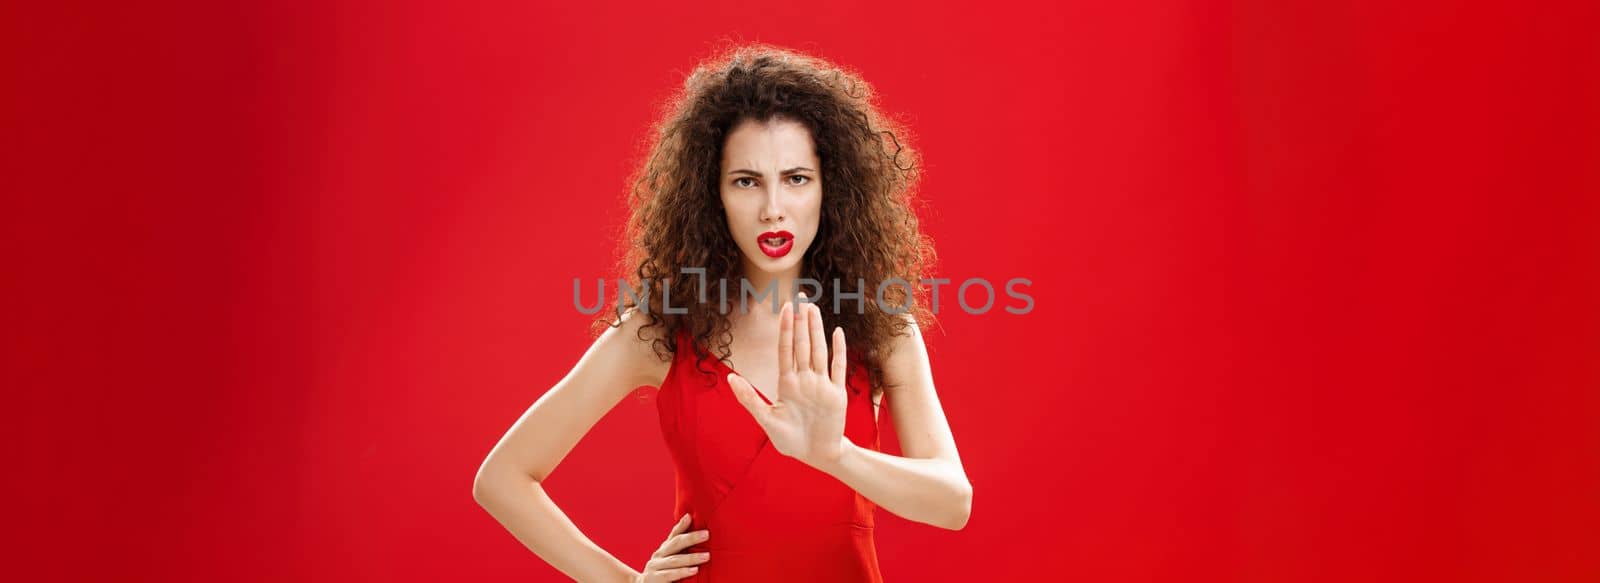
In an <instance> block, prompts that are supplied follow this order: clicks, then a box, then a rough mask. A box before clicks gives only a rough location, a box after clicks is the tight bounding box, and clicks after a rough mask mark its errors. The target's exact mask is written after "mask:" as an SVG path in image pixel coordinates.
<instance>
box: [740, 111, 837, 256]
mask: <svg viewBox="0 0 1600 583" xmlns="http://www.w3.org/2000/svg"><path fill="white" fill-rule="evenodd" d="M821 170H822V167H821V164H820V163H819V161H818V160H817V153H816V147H815V146H814V145H813V144H812V142H811V132H810V131H808V130H807V129H806V127H805V126H804V125H802V124H800V123H798V122H795V121H792V120H788V119H783V118H773V119H771V120H769V121H766V122H758V121H753V120H745V121H742V122H739V124H738V125H736V126H734V128H733V131H731V132H729V133H728V141H727V143H726V144H725V145H724V146H723V148H722V173H721V176H720V183H719V184H720V190H721V193H722V208H723V209H725V210H726V211H727V213H728V231H729V232H730V233H732V234H733V240H734V242H736V243H738V245H739V251H740V252H742V253H743V254H744V259H745V267H746V269H756V270H760V271H762V272H766V273H770V274H775V275H781V274H786V273H789V274H793V273H796V272H798V267H799V265H800V258H801V257H804V256H805V254H806V249H808V248H810V247H811V242H812V240H813V239H815V238H816V235H817V223H818V221H819V219H820V216H821V213H822V172H821Z"/></svg>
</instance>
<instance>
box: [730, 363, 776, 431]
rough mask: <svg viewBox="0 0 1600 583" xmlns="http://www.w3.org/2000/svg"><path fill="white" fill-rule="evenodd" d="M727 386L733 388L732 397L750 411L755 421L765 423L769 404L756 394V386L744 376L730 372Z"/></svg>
mask: <svg viewBox="0 0 1600 583" xmlns="http://www.w3.org/2000/svg"><path fill="white" fill-rule="evenodd" d="M728 386H729V387H732V388H733V397H734V398H735V399H738V400H739V404H740V405H744V408H745V410H746V411H749V412H750V416H751V417H755V418H756V422H757V423H761V424H762V425H765V424H766V422H767V409H768V408H770V407H771V405H768V404H766V403H765V402H762V401H761V397H760V396H758V395H756V388H755V387H753V386H751V385H750V383H749V381H746V380H744V377H742V376H739V374H738V373H731V372H730V373H728Z"/></svg>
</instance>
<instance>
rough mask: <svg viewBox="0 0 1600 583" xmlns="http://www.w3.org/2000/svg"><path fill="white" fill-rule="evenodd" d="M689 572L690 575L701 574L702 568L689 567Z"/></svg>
mask: <svg viewBox="0 0 1600 583" xmlns="http://www.w3.org/2000/svg"><path fill="white" fill-rule="evenodd" d="M689 572H690V573H699V572H700V568H699V567H689Z"/></svg>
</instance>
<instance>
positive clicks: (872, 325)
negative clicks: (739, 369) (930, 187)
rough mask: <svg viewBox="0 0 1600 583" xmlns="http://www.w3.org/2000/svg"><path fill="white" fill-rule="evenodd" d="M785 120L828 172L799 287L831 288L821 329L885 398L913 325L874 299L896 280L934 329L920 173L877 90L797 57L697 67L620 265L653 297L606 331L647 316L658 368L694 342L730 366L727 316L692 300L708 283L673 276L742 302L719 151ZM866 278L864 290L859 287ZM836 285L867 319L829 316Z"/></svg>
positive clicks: (640, 190)
mask: <svg viewBox="0 0 1600 583" xmlns="http://www.w3.org/2000/svg"><path fill="white" fill-rule="evenodd" d="M775 118H781V119H788V120H793V121H796V122H799V123H801V124H802V125H804V126H805V127H806V128H807V129H808V130H809V131H810V133H811V136H812V141H813V143H814V144H815V146H816V154H817V157H818V159H819V160H820V161H821V163H822V168H821V169H820V172H821V174H822V187H823V198H822V217H821V220H820V224H819V225H818V229H817V236H816V240H815V242H814V243H813V244H812V245H811V247H810V248H809V249H807V250H806V254H805V256H804V258H803V261H802V263H801V265H802V267H801V277H805V278H810V279H813V280H816V281H818V282H822V290H821V293H820V294H819V297H818V298H817V306H818V307H820V308H822V314H823V322H824V325H825V328H824V329H826V330H832V329H833V326H840V327H843V328H844V331H845V335H846V337H847V338H848V344H849V346H850V353H851V354H850V355H849V358H850V359H851V362H852V364H854V363H858V362H859V363H861V364H862V365H864V366H865V367H866V368H867V370H868V371H870V373H871V379H872V387H873V392H874V393H878V392H881V391H882V390H883V389H885V388H887V387H886V386H885V385H884V380H883V366H882V360H883V357H884V355H885V354H886V352H887V350H888V348H889V347H890V345H891V344H890V343H891V341H892V340H893V337H894V336H896V335H904V334H907V333H908V328H910V326H911V325H912V323H911V322H910V321H908V320H907V319H906V317H905V316H904V315H897V314H891V313H887V312H885V311H884V310H882V309H878V308H876V307H874V305H875V303H876V300H875V297H876V293H877V290H878V286H879V285H880V284H881V283H883V282H885V281H889V280H892V279H899V280H901V281H904V282H908V284H909V285H901V284H898V283H895V284H893V285H889V286H888V287H887V288H886V289H885V291H884V303H885V304H887V305H888V307H890V308H892V309H895V310H905V311H908V312H909V313H910V315H911V316H913V317H915V318H916V320H917V321H918V322H923V323H926V322H930V321H931V320H932V314H931V313H929V312H928V310H927V309H926V308H925V307H924V306H925V305H926V301H925V300H924V299H923V296H924V295H925V291H923V290H922V286H921V285H920V279H921V277H922V276H923V274H924V270H925V269H927V268H929V267H930V266H931V264H932V262H933V260H934V251H933V245H932V241H931V240H930V239H929V238H928V237H927V236H926V235H924V234H923V233H922V232H921V230H920V228H919V227H918V221H917V215H916V212H915V211H914V209H913V208H912V202H913V196H912V195H913V190H914V186H915V183H916V180H917V178H918V174H919V166H918V163H917V161H916V158H915V154H914V152H913V151H912V150H911V148H910V147H909V146H908V145H907V143H906V141H907V140H906V132H905V131H904V129H903V128H902V127H901V126H900V125H899V124H897V123H895V122H894V121H893V120H891V119H889V118H888V117H886V116H884V115H883V114H882V113H881V112H879V111H878V109H877V108H876V107H875V105H874V100H873V92H872V88H871V86H869V85H868V84H867V83H866V82H864V81H863V80H862V79H861V78H860V77H859V76H857V75H856V74H855V73H853V72H852V71H849V70H846V69H844V68H841V67H839V66H837V65H834V64H832V63H829V62H827V61H824V60H822V59H819V58H816V57H813V56H809V55H805V54H801V53H797V52H794V51H791V50H786V49H781V48H777V47H772V46H768V45H760V44H757V45H745V46H737V47H733V48H731V49H728V50H725V51H723V52H721V54H718V55H715V56H713V57H712V58H710V59H708V60H706V61H705V62H702V63H701V64H700V65H699V66H698V67H696V68H695V69H694V71H693V72H692V73H690V75H689V77H688V79H687V80H686V81H685V82H684V86H683V88H682V90H681V91H679V92H678V93H677V94H676V95H674V96H673V98H672V99H671V100H669V101H668V102H667V104H666V108H665V113H664V115H663V116H662V118H661V120H660V122H659V123H658V124H657V125H656V126H655V132H654V136H653V140H652V141H651V144H650V149H649V153H648V157H647V159H646V161H645V163H644V164H643V166H642V167H641V168H640V169H639V171H638V173H637V174H636V175H635V176H634V177H633V179H632V180H633V184H632V190H631V193H630V196H629V200H628V202H629V207H630V211H631V213H630V216H629V221H628V224H627V230H626V235H625V237H624V240H623V241H622V252H621V253H620V255H621V257H622V259H621V265H620V271H621V272H622V273H623V274H624V279H626V280H628V282H629V285H631V286H632V287H633V289H636V290H638V289H641V288H642V287H643V284H642V283H641V282H646V281H648V282H651V283H650V288H649V289H650V291H649V293H648V294H644V297H643V298H641V299H642V300H643V302H642V303H643V304H644V305H643V306H642V307H641V306H640V305H639V304H640V302H638V301H635V300H634V299H632V298H628V299H624V297H623V294H618V296H617V299H616V300H615V301H614V302H613V303H612V309H611V310H610V311H609V313H607V312H602V313H601V320H598V321H597V323H599V322H605V323H606V324H607V325H610V326H620V325H621V321H620V319H617V318H615V315H616V314H620V313H622V312H623V311H625V310H630V309H635V310H636V311H639V312H647V313H648V317H647V319H646V320H645V324H644V325H643V326H641V328H640V329H639V338H640V339H641V340H644V339H645V337H644V334H645V330H646V329H649V328H655V327H659V328H661V329H662V331H663V333H662V334H658V335H656V337H655V338H654V340H653V348H654V350H655V352H656V354H657V355H658V356H660V357H661V358H662V360H669V359H670V358H671V356H672V353H673V352H675V351H676V349H677V345H676V343H675V342H674V339H676V338H677V337H678V335H679V334H680V333H681V332H682V331H684V330H687V331H688V332H689V334H690V336H691V338H693V346H694V350H695V356H696V364H697V365H699V364H701V363H702V362H703V360H704V359H705V358H707V357H708V355H709V354H710V351H709V349H710V347H712V346H713V345H714V346H715V348H716V352H717V354H718V358H719V360H724V361H726V359H727V358H729V355H730V353H731V349H730V344H731V343H732V340H733V334H732V332H731V323H730V322H729V317H728V314H726V313H723V312H722V310H721V308H720V304H719V302H718V301H717V300H716V299H711V300H710V301H708V302H702V301H696V300H698V299H699V298H700V297H701V296H700V294H701V293H702V292H701V289H702V287H701V282H700V278H699V277H698V276H689V277H674V276H676V275H680V274H679V272H678V269H679V268H680V267H704V268H705V270H706V280H705V281H706V284H707V285H706V286H705V287H707V288H714V287H716V285H717V283H716V282H718V281H719V280H727V281H729V284H728V287H729V288H731V289H733V290H737V289H738V287H739V286H738V283H737V281H738V280H737V278H738V277H739V276H740V271H741V269H742V267H741V265H742V264H741V262H740V251H739V247H738V246H737V245H736V244H735V243H734V241H733V237H732V236H731V234H730V233H729V231H728V223H727V216H726V214H725V211H724V209H723V206H722V199H721V197H720V195H719V190H718V175H719V174H720V169H721V162H722V148H723V145H724V143H725V140H726V138H727V135H728V133H729V132H730V131H731V130H732V129H733V128H734V127H735V126H736V125H737V124H738V123H740V122H741V121H744V120H753V121H757V122H765V121H769V120H772V119H775ZM858 279H859V280H860V281H861V282H864V283H865V284H866V285H865V286H864V287H858V286H857V282H858V281H857V280H858ZM835 281H837V282H839V286H840V291H841V292H850V293H861V294H862V297H863V298H865V300H864V302H865V307H864V308H863V309H862V310H861V311H862V312H864V313H861V314H857V313H856V311H857V304H856V303H855V302H856V300H854V298H850V299H847V300H842V301H841V302H840V305H839V308H840V309H839V311H838V312H834V311H833V309H832V308H833V305H832V304H833V302H832V300H831V296H830V294H831V293H832V291H833V290H832V287H833V282H835ZM661 285H665V286H667V288H668V290H669V291H667V292H665V293H666V294H667V295H670V296H671V300H670V301H671V304H670V305H671V306H672V307H673V308H674V309H677V308H679V307H684V308H686V309H687V310H688V313H686V314H667V313H665V311H664V310H663V309H662V308H663V306H662V304H661V301H662V295H663V292H662V291H661V287H659V286H661ZM908 288H909V289H908ZM908 291H909V292H910V293H909V294H908V293H907V292H908ZM706 293H708V295H709V296H715V295H717V292H716V291H710V292H706ZM780 293H783V292H780ZM738 299H739V297H738V295H737V291H735V292H734V293H732V294H729V304H730V306H731V305H738V304H737V302H738ZM908 304H909V305H908ZM713 341H715V342H713Z"/></svg>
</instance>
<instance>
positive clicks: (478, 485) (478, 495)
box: [472, 471, 494, 509]
mask: <svg viewBox="0 0 1600 583" xmlns="http://www.w3.org/2000/svg"><path fill="white" fill-rule="evenodd" d="M493 497H494V480H493V479H491V478H490V477H489V476H488V475H487V474H485V473H484V472H482V471H479V472H478V473H477V475H475V476H473V477H472V501H473V502H477V503H478V506H482V507H483V508H484V509H488V507H489V501H490V500H491V499H493Z"/></svg>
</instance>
